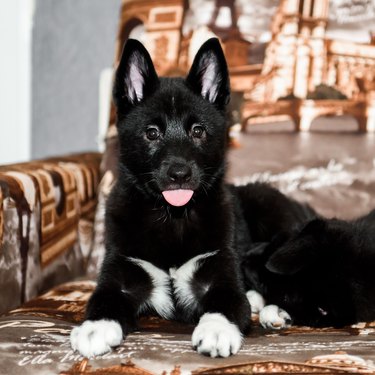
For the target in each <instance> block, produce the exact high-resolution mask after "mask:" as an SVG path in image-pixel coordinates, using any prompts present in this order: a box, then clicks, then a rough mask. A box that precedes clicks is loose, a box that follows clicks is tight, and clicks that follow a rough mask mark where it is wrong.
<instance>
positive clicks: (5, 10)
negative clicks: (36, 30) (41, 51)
mask: <svg viewBox="0 0 375 375" xmlns="http://www.w3.org/2000/svg"><path fill="white" fill-rule="evenodd" d="M33 11H34V0H0V164H4V163H11V162H18V161H25V160H29V159H30V150H31V140H30V124H31V115H30V108H31V105H30V92H31V74H30V72H31V35H32V19H33Z"/></svg>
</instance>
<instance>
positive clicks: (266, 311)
mask: <svg viewBox="0 0 375 375" xmlns="http://www.w3.org/2000/svg"><path fill="white" fill-rule="evenodd" d="M259 322H260V324H261V325H262V326H263V328H271V329H282V328H287V327H290V326H291V325H292V318H291V317H290V315H289V314H288V313H287V312H286V311H285V310H283V309H280V307H279V306H276V305H267V306H265V307H264V308H263V309H262V310H261V311H260V313H259Z"/></svg>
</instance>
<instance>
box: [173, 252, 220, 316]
mask: <svg viewBox="0 0 375 375" xmlns="http://www.w3.org/2000/svg"><path fill="white" fill-rule="evenodd" d="M216 253H217V251H213V252H211V253H206V254H201V255H197V256H195V257H194V258H192V259H190V260H189V261H187V262H186V263H184V264H183V265H182V266H181V267H180V268H178V269H175V268H171V269H170V270H169V273H170V275H171V279H172V283H173V288H174V294H175V297H176V300H177V303H178V304H179V305H181V306H183V307H184V308H185V309H188V308H189V309H192V310H194V308H195V307H196V306H197V304H198V301H197V299H196V296H195V295H194V293H193V291H192V288H191V281H192V279H193V276H194V273H195V272H196V271H197V269H198V266H199V261H200V260H202V259H206V258H208V257H211V256H213V255H215V254H216ZM202 288H206V292H207V291H208V289H209V288H210V285H209V284H208V285H202Z"/></svg>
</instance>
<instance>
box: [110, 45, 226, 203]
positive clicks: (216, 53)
mask: <svg viewBox="0 0 375 375" xmlns="http://www.w3.org/2000/svg"><path fill="white" fill-rule="evenodd" d="M113 97H114V102H115V105H116V108H117V127H118V133H119V140H120V173H122V172H123V173H124V174H126V175H127V178H131V179H132V182H133V184H134V186H135V187H137V188H138V190H140V191H142V193H144V195H145V196H146V197H148V198H152V199H155V198H162V197H164V199H162V201H163V202H165V203H166V204H170V205H172V206H183V205H185V204H187V203H188V202H189V201H190V199H191V198H192V196H193V195H194V196H195V197H197V196H199V195H202V194H205V192H207V190H209V189H210V188H212V187H213V186H214V185H215V183H216V182H217V181H218V180H220V179H221V178H222V176H223V173H224V166H225V148H226V131H227V129H226V121H225V106H226V104H227V103H228V101H229V97H230V90H229V77H228V70H227V65H226V62H225V58H224V54H223V51H222V49H221V46H220V43H219V41H218V40H217V39H216V38H212V39H210V40H208V41H207V42H206V43H204V44H203V45H202V47H201V48H200V50H199V51H198V53H197V55H196V57H195V59H194V62H193V64H192V67H191V69H190V72H189V73H188V75H187V77H186V78H185V79H183V78H159V77H158V76H157V74H156V72H155V68H154V66H153V63H152V61H151V58H150V55H149V54H148V52H147V51H146V49H145V48H144V47H143V45H142V44H141V43H139V42H137V41H136V40H128V41H127V43H126V44H125V47H124V50H123V53H122V57H121V60H120V64H119V66H118V69H117V72H116V77H115V83H114V90H113Z"/></svg>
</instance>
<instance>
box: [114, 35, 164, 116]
mask: <svg viewBox="0 0 375 375" xmlns="http://www.w3.org/2000/svg"><path fill="white" fill-rule="evenodd" d="M158 86H159V78H158V76H157V74H156V71H155V68H154V64H153V63H152V60H151V57H150V54H149V53H148V52H147V50H146V48H145V47H144V46H143V44H142V43H140V42H138V41H137V40H135V39H128V41H127V42H126V44H125V46H124V49H123V51H122V55H121V59H120V63H119V66H118V68H117V71H116V75H115V81H114V86H113V100H114V102H115V105H116V107H117V110H118V111H121V110H126V109H128V108H130V107H132V106H134V105H136V104H138V103H140V102H141V101H142V100H144V99H145V98H146V97H147V96H149V95H151V94H152V93H153V92H154V91H155V90H156V89H157V87H158Z"/></svg>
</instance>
